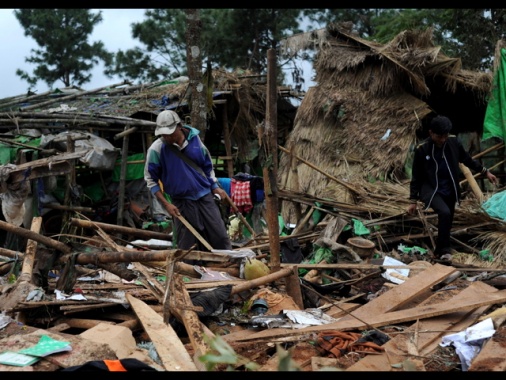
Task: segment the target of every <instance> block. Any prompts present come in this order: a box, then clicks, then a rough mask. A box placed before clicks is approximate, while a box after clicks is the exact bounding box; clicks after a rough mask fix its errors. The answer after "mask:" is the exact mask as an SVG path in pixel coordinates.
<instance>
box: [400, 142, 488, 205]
mask: <svg viewBox="0 0 506 380" xmlns="http://www.w3.org/2000/svg"><path fill="white" fill-rule="evenodd" d="M434 148H435V145H434V142H433V141H432V139H431V138H430V137H428V138H427V139H425V140H424V141H423V142H421V143H420V144H419V145H417V147H416V148H415V153H414V157H413V168H412V173H411V184H410V187H409V199H411V200H412V201H415V200H417V201H418V200H420V201H422V202H423V203H424V205H425V207H426V208H429V207H430V203H431V201H432V198H433V197H434V194H436V191H437V189H438V180H437V174H436V173H437V169H438V168H437V162H436V160H435V159H434ZM443 160H444V162H445V163H446V165H448V168H449V171H450V175H451V182H452V184H453V186H452V188H453V191H454V194H456V200H457V201H460V197H461V188H460V185H459V178H460V175H461V171H460V168H459V163H462V164H464V165H465V166H467V167H468V168H469V169H471V170H472V171H474V172H478V173H485V172H486V171H487V169H486V168H485V167H483V165H481V164H480V163H479V162H478V161H477V160H474V159H473V158H472V157H471V155H470V154H469V153H468V152H467V151H466V150H465V149H464V146H463V145H462V143H461V142H460V141H459V139H458V138H457V136H454V135H451V136H449V137H448V140H446V142H445V144H444V146H443Z"/></svg>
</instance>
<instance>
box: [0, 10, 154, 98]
mask: <svg viewBox="0 0 506 380" xmlns="http://www.w3.org/2000/svg"><path fill="white" fill-rule="evenodd" d="M92 11H93V12H94V13H95V12H96V11H98V9H92ZM101 11H102V19H103V20H102V22H101V23H99V24H97V25H96V26H95V28H94V30H93V34H92V35H91V39H90V41H89V42H91V43H93V42H99V41H102V42H103V43H104V46H105V48H106V49H107V50H109V51H112V52H117V51H118V50H120V49H121V50H126V49H130V48H133V47H135V46H139V45H140V43H139V42H138V40H134V39H133V38H132V34H131V27H130V24H131V23H133V22H139V21H142V20H143V19H144V11H145V10H144V9H102V10H101ZM36 48H38V46H37V44H36V43H35V41H34V40H33V39H32V38H31V37H25V35H24V29H23V28H22V27H21V24H20V23H19V21H18V19H17V18H16V16H14V9H0V52H1V53H0V54H1V57H2V59H1V60H0V73H1V78H2V79H1V85H0V99H1V98H6V97H9V96H16V95H21V94H24V93H26V91H27V90H28V88H29V85H28V83H27V82H26V81H23V80H21V79H20V78H19V77H18V76H17V75H16V69H22V70H24V71H27V72H28V73H30V74H32V73H33V70H34V69H35V66H34V65H32V64H29V63H26V62H25V59H26V58H27V57H29V56H30V55H31V49H36ZM103 70H104V68H103V66H102V65H100V66H96V67H95V69H93V71H92V72H91V73H92V78H91V82H88V83H86V84H84V85H83V86H82V88H83V89H84V90H93V89H95V88H99V87H104V86H107V85H110V84H115V83H119V82H121V79H118V78H112V79H110V78H107V77H106V76H105V75H103V74H102V72H103ZM54 87H55V88H59V87H63V83H62V82H61V81H57V82H55V83H54ZM34 90H36V93H38V94H40V93H43V92H45V91H48V90H49V87H48V86H47V85H46V83H45V82H42V81H39V82H38V83H37V87H35V89H34Z"/></svg>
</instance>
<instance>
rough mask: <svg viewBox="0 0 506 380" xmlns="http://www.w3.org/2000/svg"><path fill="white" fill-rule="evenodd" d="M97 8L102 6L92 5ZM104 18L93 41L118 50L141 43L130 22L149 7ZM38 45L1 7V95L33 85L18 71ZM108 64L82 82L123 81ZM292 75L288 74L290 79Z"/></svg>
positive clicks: (105, 12) (109, 12) (108, 12)
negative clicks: (106, 69) (112, 73)
mask: <svg viewBox="0 0 506 380" xmlns="http://www.w3.org/2000/svg"><path fill="white" fill-rule="evenodd" d="M92 11H93V12H96V11H98V9H92ZM101 11H102V19H103V20H102V22H100V23H99V24H97V25H96V26H95V28H94V30H93V33H92V35H91V38H90V40H89V42H90V43H93V42H99V41H102V42H103V43H104V46H105V48H106V49H107V50H109V51H111V52H114V53H116V52H117V51H118V50H126V49H130V48H134V47H136V46H141V45H140V43H139V41H138V40H137V39H133V38H132V34H131V27H130V25H131V24H132V23H133V22H140V21H142V20H143V19H144V12H145V9H101ZM36 48H38V46H37V44H36V43H35V41H34V40H33V39H32V38H31V37H25V35H24V29H23V28H22V27H21V24H20V23H19V21H18V20H17V18H16V16H14V9H0V54H1V55H0V56H1V57H2V59H1V60H0V74H1V81H0V83H1V85H0V99H2V98H6V97H10V96H17V95H22V94H25V93H26V92H27V90H28V88H29V85H28V83H27V82H26V81H24V80H21V79H20V78H19V77H18V76H17V75H16V70H17V69H22V70H24V71H26V72H28V73H29V74H30V75H32V74H33V70H34V69H35V66H34V65H33V64H29V63H26V62H25V59H26V58H27V57H29V56H30V55H31V49H36ZM308 65H309V64H307V65H305V66H306V67H304V68H303V69H304V78H305V81H306V83H305V86H303V88H302V89H303V90H306V91H307V89H308V86H310V85H312V82H311V77H312V75H313V73H312V68H311V66H310V65H309V66H308ZM103 70H104V67H103V66H102V65H97V66H95V68H94V69H93V70H92V72H91V73H92V78H91V81H90V82H88V83H86V84H84V85H82V86H81V87H82V88H83V89H84V90H87V91H89V90H93V89H96V88H100V87H105V86H108V85H111V84H116V83H119V82H121V79H120V78H118V77H115V78H112V79H111V78H108V77H106V76H105V75H104V74H102V72H103ZM289 79H290V75H287V80H289ZM53 87H54V88H61V87H63V83H62V82H61V81H59V80H58V81H56V82H55V83H54V85H53ZM32 90H33V91H34V92H35V93H37V94H41V93H43V92H46V91H48V90H49V87H48V86H47V85H46V83H45V82H42V81H39V82H38V83H37V86H36V87H35V88H33V89H32Z"/></svg>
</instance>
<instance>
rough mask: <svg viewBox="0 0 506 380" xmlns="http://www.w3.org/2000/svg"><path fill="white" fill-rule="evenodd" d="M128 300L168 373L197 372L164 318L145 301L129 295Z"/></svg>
mask: <svg viewBox="0 0 506 380" xmlns="http://www.w3.org/2000/svg"><path fill="white" fill-rule="evenodd" d="M126 298H127V300H128V302H129V303H130V306H132V308H133V309H134V311H135V314H137V317H138V318H139V320H140V321H141V323H142V327H143V328H144V330H145V331H146V333H147V334H148V335H149V338H150V339H151V341H152V342H153V344H154V346H155V348H156V352H157V353H158V356H159V357H160V360H161V362H162V364H163V366H164V367H165V369H166V370H167V371H196V370H197V367H196V366H195V364H194V363H193V361H192V358H191V357H190V354H189V353H188V351H187V350H186V348H185V346H184V344H183V343H182V342H181V340H180V339H179V337H178V336H177V334H176V332H175V331H174V329H173V328H172V326H171V325H169V324H165V323H164V322H163V318H162V316H161V315H159V314H158V313H157V312H155V311H154V310H153V309H152V308H151V307H149V306H148V305H147V304H146V303H144V302H143V301H141V300H138V299H137V298H135V297H133V296H132V295H130V294H128V293H127V294H126Z"/></svg>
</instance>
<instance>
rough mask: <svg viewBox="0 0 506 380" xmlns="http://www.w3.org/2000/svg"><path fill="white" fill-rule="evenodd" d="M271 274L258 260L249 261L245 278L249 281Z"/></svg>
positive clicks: (245, 266) (245, 267)
mask: <svg viewBox="0 0 506 380" xmlns="http://www.w3.org/2000/svg"><path fill="white" fill-rule="evenodd" d="M270 273H271V270H270V269H269V267H268V266H267V265H266V264H265V263H263V262H262V261H260V260H258V259H249V260H247V261H246V264H245V265H244V278H245V279H246V280H248V281H249V280H254V279H255V278H259V277H263V276H267V275H268V274H270Z"/></svg>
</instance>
